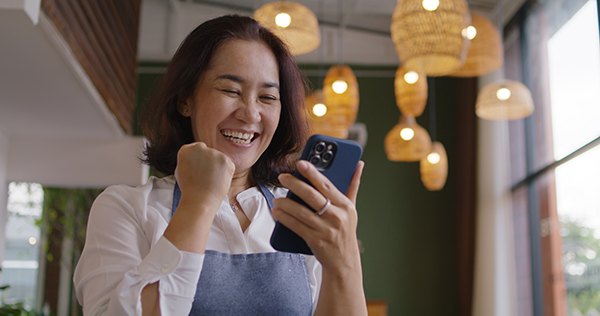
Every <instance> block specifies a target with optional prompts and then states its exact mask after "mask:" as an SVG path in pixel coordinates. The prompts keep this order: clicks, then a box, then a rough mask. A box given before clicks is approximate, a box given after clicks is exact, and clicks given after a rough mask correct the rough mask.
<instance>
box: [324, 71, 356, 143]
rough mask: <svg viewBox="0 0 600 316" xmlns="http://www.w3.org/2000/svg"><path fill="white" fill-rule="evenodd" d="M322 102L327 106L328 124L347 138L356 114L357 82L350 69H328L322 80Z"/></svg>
mask: <svg viewBox="0 0 600 316" xmlns="http://www.w3.org/2000/svg"><path fill="white" fill-rule="evenodd" d="M323 101H324V103H325V104H326V105H327V108H328V111H330V112H331V115H330V116H329V120H330V124H332V125H335V127H336V129H337V128H338V127H339V128H343V129H344V130H345V132H344V133H343V134H345V136H344V137H340V138H347V137H348V130H349V129H350V126H352V124H354V122H355V121H356V115H357V114H358V102H359V99H358V82H357V81H356V77H355V76H354V72H353V71H352V69H351V68H350V67H348V66H346V65H335V66H332V67H331V68H329V70H328V71H327V74H326V75H325V79H324V80H323Z"/></svg>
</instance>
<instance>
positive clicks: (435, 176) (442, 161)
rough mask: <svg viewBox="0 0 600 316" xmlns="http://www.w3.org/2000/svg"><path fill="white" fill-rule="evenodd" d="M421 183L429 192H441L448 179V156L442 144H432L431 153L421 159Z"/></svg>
mask: <svg viewBox="0 0 600 316" xmlns="http://www.w3.org/2000/svg"><path fill="white" fill-rule="evenodd" d="M420 168H421V181H423V185H425V187H426V188H427V190H429V191H439V190H441V189H442V188H443V187H444V184H446V178H447V177H448V156H447V155H446V149H444V145H442V143H440V142H433V144H431V153H429V154H428V155H427V156H425V157H423V158H422V159H421V163H420Z"/></svg>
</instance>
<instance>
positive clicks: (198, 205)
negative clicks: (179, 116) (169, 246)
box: [164, 142, 235, 253]
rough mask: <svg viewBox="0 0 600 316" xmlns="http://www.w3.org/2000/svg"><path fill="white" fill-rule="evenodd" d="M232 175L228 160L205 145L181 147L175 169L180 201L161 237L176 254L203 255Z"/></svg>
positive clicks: (233, 168)
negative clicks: (176, 251)
mask: <svg viewBox="0 0 600 316" xmlns="http://www.w3.org/2000/svg"><path fill="white" fill-rule="evenodd" d="M234 171H235V165H234V164H233V162H232V161H231V159H229V157H227V156H226V155H224V154H223V153H221V152H219V151H217V150H214V149H212V148H209V147H207V146H206V144H205V143H202V142H197V143H192V144H187V145H184V146H182V147H181V149H180V150H179V152H178V154H177V168H176V169H175V179H177V183H178V184H179V188H180V189H181V199H180V201H179V206H177V211H176V212H175V215H173V218H171V221H170V222H169V226H167V229H166V230H165V233H164V236H165V237H166V238H167V239H168V240H169V241H170V242H171V243H173V245H175V247H177V248H178V249H179V250H183V251H188V252H195V253H204V250H205V249H206V241H207V240H208V233H209V232H210V226H211V225H212V222H213V219H214V217H215V214H216V213H217V210H218V209H219V206H220V205H221V202H223V199H225V196H226V195H227V191H228V190H229V186H230V185H231V179H232V177H233V173H234Z"/></svg>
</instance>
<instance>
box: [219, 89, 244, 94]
mask: <svg viewBox="0 0 600 316" xmlns="http://www.w3.org/2000/svg"><path fill="white" fill-rule="evenodd" d="M221 91H222V92H225V93H226V94H231V95H240V92H239V91H236V90H227V89H222V90H221Z"/></svg>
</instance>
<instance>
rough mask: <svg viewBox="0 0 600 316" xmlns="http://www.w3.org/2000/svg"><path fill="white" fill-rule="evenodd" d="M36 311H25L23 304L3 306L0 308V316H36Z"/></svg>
mask: <svg viewBox="0 0 600 316" xmlns="http://www.w3.org/2000/svg"><path fill="white" fill-rule="evenodd" d="M38 315H39V314H38V313H37V312H36V311H32V310H31V311H30V310H27V309H25V306H23V303H21V302H19V303H14V304H4V305H2V307H0V316H38Z"/></svg>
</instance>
